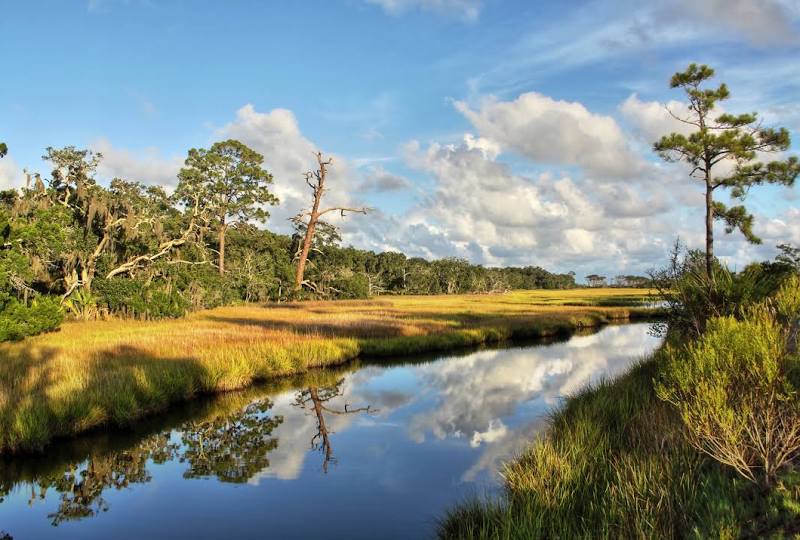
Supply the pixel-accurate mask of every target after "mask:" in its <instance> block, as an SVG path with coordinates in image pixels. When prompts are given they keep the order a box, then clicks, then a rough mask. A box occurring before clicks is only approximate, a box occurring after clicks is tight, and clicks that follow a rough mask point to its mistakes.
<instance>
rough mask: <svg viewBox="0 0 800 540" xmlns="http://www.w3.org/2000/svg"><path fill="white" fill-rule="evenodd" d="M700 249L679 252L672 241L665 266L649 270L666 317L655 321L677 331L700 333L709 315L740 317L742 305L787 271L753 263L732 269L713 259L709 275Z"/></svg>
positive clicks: (767, 291) (774, 286) (773, 286)
mask: <svg viewBox="0 0 800 540" xmlns="http://www.w3.org/2000/svg"><path fill="white" fill-rule="evenodd" d="M704 262H705V261H704V257H703V254H702V253H701V252H698V251H689V252H688V253H686V255H685V256H683V255H682V250H681V246H680V244H679V243H676V245H675V247H674V248H673V251H672V255H671V258H670V264H669V266H668V267H667V268H665V269H662V270H659V271H656V272H653V273H652V274H651V278H652V283H653V286H654V287H655V288H656V290H658V293H659V296H660V297H661V298H663V301H664V303H665V304H666V312H667V315H668V316H667V320H665V321H663V322H659V323H656V325H655V326H656V328H657V330H659V331H660V332H661V333H666V330H667V327H669V329H670V330H672V331H673V332H676V333H678V334H684V335H690V336H695V337H696V336H700V335H701V334H702V333H703V331H704V330H705V326H706V322H707V321H708V320H709V319H711V318H713V317H727V316H731V317H740V316H741V315H742V313H743V311H742V309H743V307H744V306H747V305H750V304H752V303H755V302H759V301H761V300H763V299H765V298H767V297H768V296H770V295H771V294H774V293H775V292H776V291H777V290H778V289H779V288H780V286H781V284H782V283H783V281H784V280H785V279H786V278H787V277H788V276H789V275H790V273H791V272H790V270H789V269H788V268H787V267H786V266H776V265H774V264H772V263H753V264H751V265H749V266H747V267H746V268H745V269H744V270H742V271H741V272H733V271H731V270H730V269H728V268H727V267H726V266H724V265H722V264H720V263H719V261H717V260H716V259H714V261H713V266H712V272H711V277H710V278H709V276H708V274H707V272H706V268H705V265H704Z"/></svg>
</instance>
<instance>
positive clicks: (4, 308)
mask: <svg viewBox="0 0 800 540" xmlns="http://www.w3.org/2000/svg"><path fill="white" fill-rule="evenodd" d="M63 320H64V312H63V310H62V309H61V306H60V305H59V302H58V299H57V298H51V297H40V298H36V299H34V300H33V302H31V305H30V306H28V305H26V304H24V303H22V302H20V301H19V300H17V299H16V298H14V297H12V296H10V295H8V294H2V295H1V296H0V341H15V340H19V339H22V338H24V337H27V336H34V335H36V334H41V333H42V332H47V331H50V330H55V329H56V328H58V326H59V325H60V324H61V322H62V321H63Z"/></svg>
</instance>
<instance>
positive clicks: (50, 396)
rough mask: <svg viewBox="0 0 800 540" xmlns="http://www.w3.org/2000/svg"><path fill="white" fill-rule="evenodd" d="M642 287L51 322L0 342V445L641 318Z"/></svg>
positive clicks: (25, 445) (19, 447)
mask: <svg viewBox="0 0 800 540" xmlns="http://www.w3.org/2000/svg"><path fill="white" fill-rule="evenodd" d="M649 295H650V292H649V291H648V290H646V289H576V290H564V291H518V292H511V293H507V294H498V295H452V296H392V297H380V298H377V299H373V300H363V301H327V302H302V303H288V304H270V305H252V304H251V305H241V306H230V307H222V308H217V309H213V310H205V311H200V312H197V313H194V314H191V315H189V316H187V317H185V318H182V319H176V320H161V321H131V320H124V321H123V320H108V321H91V322H77V321H73V322H67V323H65V324H64V325H63V326H62V327H61V329H60V330H59V331H57V332H54V333H50V334H44V335H41V336H37V337H33V338H29V339H26V340H24V341H21V342H16V343H4V344H2V345H0V357H1V358H2V361H1V362H0V450H2V451H4V452H9V451H24V450H33V449H37V448H42V447H43V446H44V445H45V444H47V443H48V442H49V441H50V440H51V439H52V438H54V437H57V436H65V435H72V434H76V433H79V432H82V431H86V430H89V429H92V428H95V427H98V426H102V425H125V424H127V423H130V422H131V421H132V420H134V419H136V418H139V417H141V416H143V415H145V414H148V413H152V412H154V411H157V410H160V409H163V408H164V407H166V406H167V405H169V404H170V403H173V402H176V401H181V400H185V399H188V398H191V397H192V396H194V395H197V394H199V393H208V392H220V391H226V390H233V389H238V388H244V387H246V386H248V385H250V384H252V383H253V382H254V381H258V380H265V379H270V378H275V377H282V376H288V375H292V374H297V373H302V372H304V371H306V370H308V369H310V368H315V367H323V366H329V365H335V364H341V363H343V362H346V361H348V360H350V359H353V358H356V357H357V356H359V355H371V356H379V355H404V354H413V353H418V352H424V351H437V350H446V349H452V348H457V347H462V346H471V345H477V344H480V343H485V342H490V341H500V340H503V339H508V338H511V337H541V336H549V335H557V334H559V335H569V334H570V333H572V332H573V331H575V330H576V329H579V328H584V327H592V326H598V325H602V324H605V323H608V322H611V321H614V320H626V319H629V318H632V317H637V316H647V315H649V314H650V313H651V310H648V309H645V308H641V307H622V306H620V305H619V304H626V303H627V304H629V305H632V304H636V303H637V301H638V302H639V303H641V302H642V301H643V300H644V301H646V300H647V299H648V298H650V296H649Z"/></svg>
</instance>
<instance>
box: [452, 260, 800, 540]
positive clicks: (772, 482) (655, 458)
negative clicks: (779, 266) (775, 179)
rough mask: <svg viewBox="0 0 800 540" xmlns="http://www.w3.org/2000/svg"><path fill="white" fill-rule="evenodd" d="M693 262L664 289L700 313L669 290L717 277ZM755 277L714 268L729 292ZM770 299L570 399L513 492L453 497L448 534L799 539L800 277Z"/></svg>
mask: <svg viewBox="0 0 800 540" xmlns="http://www.w3.org/2000/svg"><path fill="white" fill-rule="evenodd" d="M689 262H690V264H689V265H688V266H686V267H685V272H683V273H682V275H681V276H680V277H679V279H678V280H677V281H675V282H674V283H675V284H676V286H675V290H676V291H680V292H673V293H670V294H669V295H667V300H666V301H667V302H668V303H671V304H672V305H671V306H670V308H669V309H671V310H678V311H682V313H681V314H680V316H681V317H686V316H690V317H694V316H698V315H699V314H700V312H699V311H698V310H697V309H696V308H695V307H692V306H691V305H690V304H689V303H688V302H686V301H683V302H680V303H677V304H676V303H675V298H670V297H669V296H670V295H679V294H681V293H685V294H688V296H697V295H698V293H699V292H700V291H701V290H703V289H704V288H707V283H705V282H702V281H699V282H695V281H694V280H693V279H692V278H693V275H692V272H693V270H696V269H698V268H699V267H700V265H699V264H698V263H697V259H696V258H695V259H690V261H689ZM726 276H727V277H728V278H730V279H727V280H726V279H725V277H726ZM747 279H748V278H747V273H746V272H745V273H743V274H742V275H739V276H733V275H732V274H730V273H728V272H727V271H726V270H725V269H724V268H717V269H716V271H715V282H716V284H717V292H720V293H721V292H723V288H724V287H725V286H726V285H725V284H726V283H728V285H729V289H730V290H728V291H727V292H731V291H732V290H737V289H738V288H741V287H740V286H741V284H742V283H741V282H746V280H747ZM737 281H740V283H737ZM696 283H699V285H696ZM744 289H745V290H746V291H748V292H753V291H756V290H758V287H755V286H753V283H750V285H748V286H747V287H744ZM706 290H707V289H706ZM688 296H684V297H683V298H687V297H688ZM720 296H721V297H723V298H724V297H726V295H725V294H720ZM760 298H761V299H759V300H751V301H750V302H735V303H734V304H733V306H735V307H734V308H733V309H732V311H731V313H722V314H718V315H713V316H708V317H706V318H705V322H704V324H703V328H704V330H703V332H702V333H701V334H699V335H691V334H685V333H680V332H678V331H676V330H675V328H671V329H670V331H669V333H668V334H667V336H666V340H665V343H664V345H663V346H662V347H661V348H659V349H658V350H657V351H656V352H654V353H653V354H652V355H651V356H650V357H648V358H644V359H642V360H641V361H640V362H639V363H638V364H635V365H634V366H633V367H632V368H631V369H630V370H629V371H628V372H627V373H625V374H622V375H621V376H619V377H617V378H615V379H612V380H606V381H602V382H600V383H599V384H597V385H594V386H591V387H588V388H584V389H583V390H581V391H579V392H578V393H577V394H575V395H573V396H570V397H568V398H567V399H566V400H565V401H564V402H563V403H562V404H561V405H560V406H559V407H558V408H557V409H555V410H554V411H552V412H551V413H550V417H549V426H548V429H547V430H546V431H545V432H544V433H542V434H541V435H540V436H539V437H537V438H535V439H534V440H532V441H530V445H529V446H528V448H527V449H526V450H524V451H523V452H522V453H521V454H520V455H519V456H517V457H516V458H514V459H512V460H510V461H509V462H507V463H506V464H505V466H504V468H503V470H502V476H503V479H504V490H503V491H502V493H501V494H500V495H499V496H498V497H486V498H479V497H474V498H471V499H468V500H465V501H463V502H462V503H461V504H459V505H456V506H455V507H454V508H451V509H450V510H449V511H448V512H447V513H446V514H445V515H444V516H443V518H442V520H441V521H440V522H439V526H438V531H437V533H438V536H439V538H442V539H451V538H453V539H455V538H458V539H478V538H480V539H499V538H504V539H515V538H520V539H522V538H797V535H798V534H800V471H798V469H797V465H796V459H797V456H798V450H800V424H798V412H799V409H798V402H797V396H798V390H797V388H798V387H800V366H799V365H798V364H800V356H798V351H797V332H798V323H799V322H800V278H798V277H797V276H796V275H793V276H789V277H786V279H785V280H783V285H781V286H780V288H777V287H771V291H770V292H768V293H767V294H765V295H763V296H760ZM669 318H670V322H671V323H672V322H674V320H675V313H670V314H669Z"/></svg>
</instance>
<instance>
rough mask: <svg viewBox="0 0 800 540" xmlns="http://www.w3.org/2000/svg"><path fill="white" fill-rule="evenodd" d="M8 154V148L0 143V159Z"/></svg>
mask: <svg viewBox="0 0 800 540" xmlns="http://www.w3.org/2000/svg"><path fill="white" fill-rule="evenodd" d="M6 154H8V146H6V143H4V142H0V158H2V157H5V156H6Z"/></svg>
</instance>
